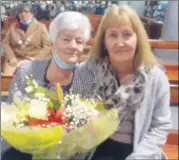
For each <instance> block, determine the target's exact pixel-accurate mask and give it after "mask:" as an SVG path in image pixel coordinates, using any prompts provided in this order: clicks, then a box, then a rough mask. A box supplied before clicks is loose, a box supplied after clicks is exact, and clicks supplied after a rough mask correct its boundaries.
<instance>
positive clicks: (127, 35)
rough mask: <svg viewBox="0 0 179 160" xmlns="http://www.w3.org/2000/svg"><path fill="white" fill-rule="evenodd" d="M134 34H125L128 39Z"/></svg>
mask: <svg viewBox="0 0 179 160" xmlns="http://www.w3.org/2000/svg"><path fill="white" fill-rule="evenodd" d="M131 36H132V34H131V33H124V37H126V38H128V37H131Z"/></svg>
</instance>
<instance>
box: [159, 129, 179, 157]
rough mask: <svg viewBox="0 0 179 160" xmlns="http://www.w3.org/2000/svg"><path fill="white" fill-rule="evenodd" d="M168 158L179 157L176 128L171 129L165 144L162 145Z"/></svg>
mask: <svg viewBox="0 0 179 160" xmlns="http://www.w3.org/2000/svg"><path fill="white" fill-rule="evenodd" d="M162 150H163V151H164V152H165V153H166V155H167V157H168V159H169V160H177V159H179V154H178V130H177V129H173V130H171V132H170V133H169V135H168V138H167V142H166V144H165V145H164V146H163V147H162Z"/></svg>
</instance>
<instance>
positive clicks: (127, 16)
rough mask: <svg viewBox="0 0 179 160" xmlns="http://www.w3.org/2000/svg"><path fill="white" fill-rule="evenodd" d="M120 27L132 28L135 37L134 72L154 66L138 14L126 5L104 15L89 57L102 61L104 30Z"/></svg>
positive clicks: (155, 62)
mask: <svg viewBox="0 0 179 160" xmlns="http://www.w3.org/2000/svg"><path fill="white" fill-rule="evenodd" d="M121 25H123V26H125V25H130V26H132V29H133V31H134V32H135V33H136V35H137V47H136V53H135V57H134V68H135V70H138V69H139V67H140V66H141V64H146V65H148V66H149V67H150V68H152V67H153V66H154V65H156V64H157V61H156V59H155V57H154V55H153V53H152V50H151V47H150V44H149V42H148V36H147V33H146V31H145V28H144V26H143V23H142V21H141V20H140V18H139V16H138V14H137V13H136V12H135V11H134V10H133V9H132V8H130V7H129V6H126V5H122V6H115V7H112V8H111V9H109V11H107V12H106V14H104V16H103V18H102V20H101V22H100V25H99V27H98V30H97V32H96V36H95V39H94V43H93V46H92V47H91V49H90V51H89V53H90V55H91V56H92V57H93V58H95V59H97V60H100V59H103V58H104V57H105V56H106V54H105V53H106V51H105V44H104V37H105V33H106V30H107V29H108V28H110V27H114V26H117V27H118V26H121Z"/></svg>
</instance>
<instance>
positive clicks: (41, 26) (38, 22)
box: [34, 19, 47, 29]
mask: <svg viewBox="0 0 179 160" xmlns="http://www.w3.org/2000/svg"><path fill="white" fill-rule="evenodd" d="M34 22H35V24H36V25H38V26H39V27H40V28H41V29H44V28H47V27H46V25H45V24H43V23H42V22H40V21H39V20H37V19H34Z"/></svg>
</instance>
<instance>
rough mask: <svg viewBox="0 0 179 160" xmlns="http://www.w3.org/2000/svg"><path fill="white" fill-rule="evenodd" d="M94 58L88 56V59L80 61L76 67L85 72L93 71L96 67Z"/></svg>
mask: <svg viewBox="0 0 179 160" xmlns="http://www.w3.org/2000/svg"><path fill="white" fill-rule="evenodd" d="M96 64H97V62H96V60H95V59H94V58H89V59H88V60H86V61H84V62H82V63H80V64H79V65H78V67H77V69H78V70H79V71H86V72H94V71H95V69H96Z"/></svg>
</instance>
